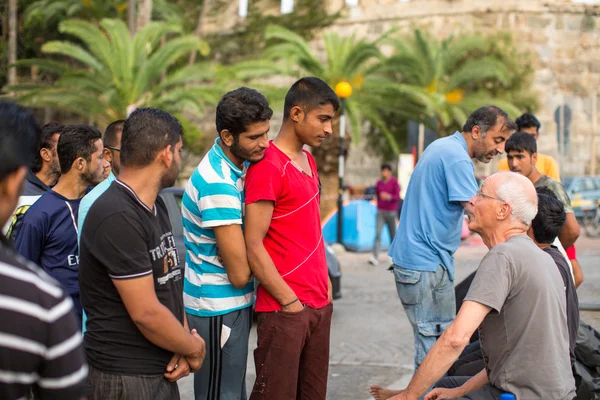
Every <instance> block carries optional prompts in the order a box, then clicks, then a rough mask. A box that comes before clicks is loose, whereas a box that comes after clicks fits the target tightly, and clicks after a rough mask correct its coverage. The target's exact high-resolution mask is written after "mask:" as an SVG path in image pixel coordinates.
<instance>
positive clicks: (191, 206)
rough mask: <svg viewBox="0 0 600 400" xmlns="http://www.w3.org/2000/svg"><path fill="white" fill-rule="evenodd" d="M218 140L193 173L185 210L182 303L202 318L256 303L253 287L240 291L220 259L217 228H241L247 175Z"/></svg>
mask: <svg viewBox="0 0 600 400" xmlns="http://www.w3.org/2000/svg"><path fill="white" fill-rule="evenodd" d="M219 141H220V139H219V138H217V140H215V144H214V145H213V147H212V148H211V149H210V150H209V152H208V153H207V154H206V156H204V158H203V159H202V161H201V162H200V164H199V165H198V168H196V170H195V171H194V172H193V173H192V176H191V177H190V179H189V180H188V182H187V185H186V187H185V193H184V195H183V200H182V207H181V208H182V211H181V212H182V215H183V235H184V238H183V239H184V244H185V250H186V257H185V264H186V265H185V266H186V268H185V280H184V281H183V304H184V305H185V311H186V312H187V313H189V314H192V315H196V316H199V317H210V316H215V315H223V314H227V313H230V312H232V311H235V310H239V309H242V308H246V307H249V306H251V305H252V303H253V302H254V282H253V281H250V282H248V284H247V285H246V286H245V287H244V288H242V289H237V288H236V287H235V286H233V285H232V284H231V282H230V281H229V278H228V277H227V271H226V270H225V267H223V265H222V264H221V263H220V261H219V257H218V255H217V252H218V250H217V240H216V238H215V233H214V230H213V228H214V227H217V226H224V225H242V204H244V181H243V175H244V171H243V170H241V169H239V168H238V167H237V166H236V165H235V164H233V163H232V162H231V160H229V158H228V157H227V156H226V155H225V153H223V150H222V149H221V147H220V146H219ZM240 229H242V227H240Z"/></svg>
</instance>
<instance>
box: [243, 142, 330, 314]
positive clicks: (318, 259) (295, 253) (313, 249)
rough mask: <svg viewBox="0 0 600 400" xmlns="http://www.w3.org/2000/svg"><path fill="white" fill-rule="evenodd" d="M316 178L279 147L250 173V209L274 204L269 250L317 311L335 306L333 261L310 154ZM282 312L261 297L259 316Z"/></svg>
mask: <svg viewBox="0 0 600 400" xmlns="http://www.w3.org/2000/svg"><path fill="white" fill-rule="evenodd" d="M305 153H306V156H307V157H308V161H309V163H310V169H311V172H312V176H309V175H308V174H306V173H305V172H304V171H302V169H301V168H300V167H299V166H297V164H296V163H294V162H293V161H292V160H291V159H290V158H289V157H288V156H287V155H286V154H285V153H283V152H282V151H281V150H279V149H278V148H277V147H276V146H275V145H274V144H273V142H271V144H270V146H269V148H268V149H267V150H266V152H265V157H264V158H263V160H262V161H260V162H258V163H256V164H253V165H251V166H250V168H249V169H248V172H247V173H246V204H251V203H255V202H257V201H260V200H268V201H273V202H274V203H275V208H274V209H273V217H272V219H271V225H270V226H269V230H268V232H267V235H266V236H265V238H264V240H263V244H264V246H265V248H266V249H267V252H268V253H269V255H270V256H271V259H272V260H273V263H274V264H275V266H276V267H277V270H278V271H279V273H280V274H281V276H282V277H283V279H284V280H285V282H286V283H287V284H288V285H289V286H290V288H292V290H293V291H294V292H295V293H296V296H298V298H299V299H300V301H301V302H302V303H303V304H305V305H307V306H310V307H312V308H321V307H325V306H326V305H327V304H329V296H328V291H327V279H328V278H327V277H328V273H327V261H326V258H325V247H324V244H323V233H322V231H321V218H320V211H319V204H320V198H319V194H320V193H319V176H318V175H317V166H316V163H315V160H314V158H313V157H312V156H311V155H310V153H308V152H305ZM277 310H281V305H280V304H279V302H278V301H277V300H275V298H273V296H271V295H270V294H269V293H268V292H267V291H266V290H265V288H264V287H262V286H261V285H259V286H258V289H257V292H256V311H259V312H271V311H277Z"/></svg>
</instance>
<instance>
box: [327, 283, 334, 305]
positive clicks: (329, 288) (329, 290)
mask: <svg viewBox="0 0 600 400" xmlns="http://www.w3.org/2000/svg"><path fill="white" fill-rule="evenodd" d="M327 297H328V298H329V302H330V303H331V302H332V301H333V284H332V283H331V279H329V278H327Z"/></svg>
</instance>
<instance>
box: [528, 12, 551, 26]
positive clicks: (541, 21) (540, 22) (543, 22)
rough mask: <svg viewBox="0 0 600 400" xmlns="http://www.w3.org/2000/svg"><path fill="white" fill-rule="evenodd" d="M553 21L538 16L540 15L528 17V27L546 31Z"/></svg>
mask: <svg viewBox="0 0 600 400" xmlns="http://www.w3.org/2000/svg"><path fill="white" fill-rule="evenodd" d="M551 22H552V20H551V19H550V18H548V17H546V16H538V15H528V16H527V26H528V27H529V28H531V29H544V28H546V27H547V26H548V25H550V23H551Z"/></svg>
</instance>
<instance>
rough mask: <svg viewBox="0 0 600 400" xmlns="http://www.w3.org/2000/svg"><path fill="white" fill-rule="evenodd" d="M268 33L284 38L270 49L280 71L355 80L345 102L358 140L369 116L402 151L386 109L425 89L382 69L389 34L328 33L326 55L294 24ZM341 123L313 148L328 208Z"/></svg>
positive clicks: (412, 99) (395, 148) (334, 81)
mask: <svg viewBox="0 0 600 400" xmlns="http://www.w3.org/2000/svg"><path fill="white" fill-rule="evenodd" d="M265 36H266V38H267V39H268V40H277V41H278V42H277V43H275V44H273V45H271V46H269V47H268V48H267V49H266V50H265V58H266V59H268V60H273V61H275V63H273V64H271V68H273V67H275V68H276V69H277V71H278V73H279V74H281V75H287V76H293V77H295V78H300V77H302V76H307V75H311V76H316V77H318V78H320V79H322V80H324V81H325V82H327V83H328V84H329V85H330V86H331V87H335V85H336V84H337V83H338V82H340V81H348V82H350V83H351V85H352V86H353V94H352V96H351V97H350V98H348V99H347V100H346V104H345V107H346V112H347V115H348V120H349V127H350V131H351V135H352V139H353V141H355V142H356V141H358V140H359V138H360V134H361V130H362V127H363V124H365V123H366V122H368V123H370V124H372V125H373V126H376V127H377V128H378V129H379V131H380V132H381V133H382V134H383V135H385V137H386V138H387V139H388V143H389V145H390V147H391V148H392V149H393V151H394V152H395V153H398V152H399V147H398V144H397V142H396V141H395V139H394V138H393V136H392V135H391V134H390V132H389V130H388V129H387V127H386V125H385V124H384V123H383V120H382V118H381V111H382V110H383V109H386V108H389V107H390V106H391V105H392V104H391V103H390V101H389V99H391V98H395V99H396V101H397V102H403V101H404V102H406V103H407V104H409V105H410V106H407V108H406V110H408V109H409V108H411V107H412V105H413V104H417V103H418V99H419V97H422V96H425V93H424V92H423V91H422V90H420V89H418V88H412V87H410V86H409V85H402V84H396V83H394V82H393V81H392V80H391V79H390V77H389V76H386V75H385V74H382V73H381V72H380V69H381V64H382V62H383V61H384V60H385V57H384V56H383V54H382V53H381V51H380V50H379V48H378V45H379V43H380V42H381V41H382V40H384V39H385V38H386V37H387V36H386V35H382V36H381V37H380V38H378V39H377V40H375V41H371V42H370V41H365V40H359V39H357V38H356V37H355V36H354V35H352V36H349V37H340V36H339V35H337V34H335V33H327V34H325V35H323V39H322V40H323V45H324V48H325V60H324V61H322V60H321V59H320V58H319V57H318V56H317V55H316V54H315V53H314V51H313V50H312V48H311V46H310V45H309V43H307V42H306V40H304V39H303V38H302V37H301V36H299V35H298V34H296V33H294V32H292V31H290V30H288V29H285V28H283V27H279V26H268V27H267V29H266V31H265ZM336 128H337V127H334V137H333V138H332V140H328V141H325V142H324V143H323V145H322V146H321V148H319V149H313V155H314V156H315V158H316V160H317V165H318V167H319V175H320V177H321V181H322V183H323V197H322V198H323V201H322V203H321V204H322V206H321V211H322V213H323V212H327V211H329V210H330V209H332V208H334V207H335V198H336V194H335V193H336V191H337V170H338V155H339V128H337V129H336Z"/></svg>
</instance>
